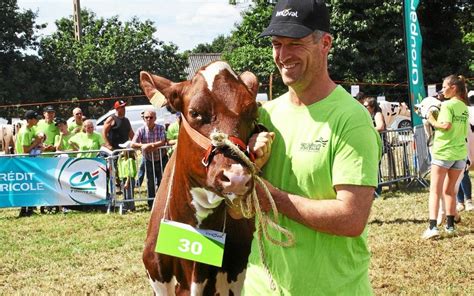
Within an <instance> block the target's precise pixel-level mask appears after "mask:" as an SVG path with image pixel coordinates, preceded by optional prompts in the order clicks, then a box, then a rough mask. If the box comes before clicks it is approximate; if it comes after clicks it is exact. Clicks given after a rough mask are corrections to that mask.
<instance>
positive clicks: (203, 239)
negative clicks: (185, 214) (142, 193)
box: [155, 219, 226, 267]
mask: <svg viewBox="0 0 474 296" xmlns="http://www.w3.org/2000/svg"><path fill="white" fill-rule="evenodd" d="M225 236H226V234H225V233H223V232H219V231H215V230H206V229H197V228H194V227H192V226H191V225H188V224H183V223H179V222H174V221H168V220H165V219H163V220H161V223H160V231H159V232H158V240H157V242H156V248H155V251H156V252H157V253H161V254H166V255H171V256H175V257H179V258H183V259H188V260H193V261H197V262H201V263H206V264H209V265H214V266H218V267H221V266H222V258H223V257H224V245H225Z"/></svg>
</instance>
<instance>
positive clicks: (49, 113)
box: [43, 111, 56, 122]
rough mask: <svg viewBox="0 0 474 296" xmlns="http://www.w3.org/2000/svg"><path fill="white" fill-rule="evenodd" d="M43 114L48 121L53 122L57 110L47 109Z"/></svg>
mask: <svg viewBox="0 0 474 296" xmlns="http://www.w3.org/2000/svg"><path fill="white" fill-rule="evenodd" d="M43 116H44V120H45V121H46V122H52V121H53V120H54V116H56V112H54V111H46V112H43Z"/></svg>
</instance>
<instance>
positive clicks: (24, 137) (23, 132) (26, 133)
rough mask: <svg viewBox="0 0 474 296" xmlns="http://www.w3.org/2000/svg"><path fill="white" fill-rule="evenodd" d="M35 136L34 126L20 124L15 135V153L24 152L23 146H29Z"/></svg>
mask: <svg viewBox="0 0 474 296" xmlns="http://www.w3.org/2000/svg"><path fill="white" fill-rule="evenodd" d="M35 136H36V129H35V127H34V126H33V127H31V128H28V127H27V126H26V125H24V126H22V127H21V128H20V130H19V131H18V135H17V136H16V142H15V149H16V153H17V154H24V153H25V150H24V149H23V146H30V145H31V143H33V141H34V138H35Z"/></svg>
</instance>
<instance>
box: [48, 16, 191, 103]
mask: <svg viewBox="0 0 474 296" xmlns="http://www.w3.org/2000/svg"><path fill="white" fill-rule="evenodd" d="M81 18H82V30H83V37H82V39H81V41H80V42H78V41H76V40H75V38H74V29H73V20H72V18H62V19H60V20H58V21H56V26H57V27H58V30H57V31H56V32H54V33H53V34H52V35H51V36H49V37H45V38H43V39H42V41H41V44H40V50H39V54H40V56H41V57H42V59H43V63H44V65H45V67H47V69H48V70H49V71H50V72H51V73H54V75H53V78H52V79H51V81H50V82H49V83H48V85H49V86H50V87H49V89H48V91H47V93H48V96H49V98H55V99H56V98H74V97H79V98H91V97H104V96H105V97H109V96H128V95H134V94H140V93H141V90H140V88H139V81H138V79H139V72H140V71H142V70H146V71H150V72H153V73H156V74H160V75H164V76H166V77H168V78H170V79H172V80H180V79H183V78H184V77H185V73H184V68H185V67H186V63H187V62H186V59H185V58H184V56H183V55H181V54H178V53H177V50H178V48H177V46H176V45H174V44H165V43H164V42H162V41H159V40H157V39H156V38H154V37H153V34H154V33H155V31H156V29H155V28H154V26H153V23H152V22H151V21H145V22H140V21H139V20H138V19H136V18H133V19H132V20H131V21H127V22H124V23H122V22H121V21H120V20H119V19H118V17H117V16H115V17H111V18H109V19H104V18H97V17H96V15H95V14H94V13H93V12H90V11H87V10H82V12H81ZM111 104H112V102H107V103H106V104H105V108H108V107H110V106H111Z"/></svg>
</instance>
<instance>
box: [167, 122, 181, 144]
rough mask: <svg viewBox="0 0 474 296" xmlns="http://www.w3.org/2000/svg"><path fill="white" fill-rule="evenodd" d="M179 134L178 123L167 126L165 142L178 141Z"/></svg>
mask: <svg viewBox="0 0 474 296" xmlns="http://www.w3.org/2000/svg"><path fill="white" fill-rule="evenodd" d="M178 134H179V123H178V122H177V121H175V122H173V123H172V124H170V125H169V126H168V129H167V130H166V139H167V140H176V139H178Z"/></svg>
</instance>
